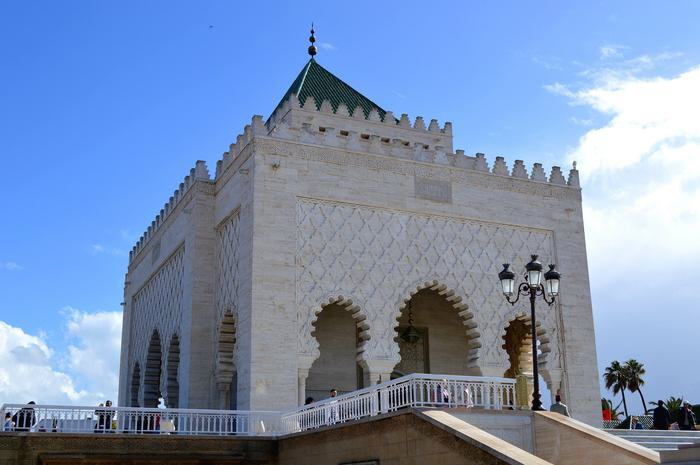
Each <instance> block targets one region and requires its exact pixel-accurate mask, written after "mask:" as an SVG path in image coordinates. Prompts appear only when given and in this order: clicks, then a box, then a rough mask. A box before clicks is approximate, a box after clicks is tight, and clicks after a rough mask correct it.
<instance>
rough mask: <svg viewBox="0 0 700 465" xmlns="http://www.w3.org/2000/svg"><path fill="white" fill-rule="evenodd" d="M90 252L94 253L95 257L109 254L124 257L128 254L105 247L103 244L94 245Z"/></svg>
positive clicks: (117, 249)
mask: <svg viewBox="0 0 700 465" xmlns="http://www.w3.org/2000/svg"><path fill="white" fill-rule="evenodd" d="M90 252H92V254H93V255H98V254H108V255H114V256H122V255H126V252H124V250H122V249H119V248H116V247H105V246H104V245H102V244H92V245H91V246H90Z"/></svg>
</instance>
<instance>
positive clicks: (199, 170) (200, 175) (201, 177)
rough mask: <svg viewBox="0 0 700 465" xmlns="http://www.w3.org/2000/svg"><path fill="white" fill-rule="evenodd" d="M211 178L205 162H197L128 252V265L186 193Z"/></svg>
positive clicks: (209, 180)
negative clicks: (196, 184) (197, 183)
mask: <svg viewBox="0 0 700 465" xmlns="http://www.w3.org/2000/svg"><path fill="white" fill-rule="evenodd" d="M211 180H212V179H211V177H210V175H209V169H208V168H207V164H206V162H204V161H203V160H197V162H196V164H195V166H194V168H192V169H191V170H190V174H189V175H187V176H185V179H184V180H183V181H182V182H181V183H180V185H179V186H178V188H177V189H175V192H173V195H172V196H170V198H169V199H168V201H167V202H166V203H165V205H164V206H163V208H161V209H160V212H159V213H158V214H157V215H156V217H155V219H154V220H153V221H151V225H150V226H149V227H148V229H146V231H145V232H144V233H143V234H142V235H141V237H140V238H139V240H138V241H137V242H136V245H134V247H133V248H132V249H131V251H130V252H129V263H131V262H132V260H133V259H134V258H136V256H137V255H138V254H139V253H140V252H141V251H142V250H143V249H144V248H145V247H146V245H147V244H148V242H149V241H150V240H151V238H152V237H153V236H154V235H155V234H156V232H157V231H158V230H159V229H160V227H161V225H163V223H165V221H166V220H167V219H168V217H169V216H170V215H171V214H172V212H173V211H175V209H176V208H177V206H178V205H179V204H180V202H181V201H182V199H184V198H185V196H186V195H187V193H188V192H189V191H190V189H192V186H194V185H195V183H196V182H198V181H200V182H201V181H203V182H211Z"/></svg>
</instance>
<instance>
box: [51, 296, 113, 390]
mask: <svg viewBox="0 0 700 465" xmlns="http://www.w3.org/2000/svg"><path fill="white" fill-rule="evenodd" d="M64 315H66V317H67V318H68V321H67V324H66V329H67V335H68V338H69V339H70V340H72V341H73V343H71V344H70V345H69V346H68V367H69V368H70V371H71V373H73V374H74V375H75V376H76V377H78V378H79V379H80V380H81V381H82V382H83V384H84V385H86V388H88V389H90V390H91V391H93V392H95V393H97V394H99V395H100V396H102V397H112V398H114V397H116V388H117V386H118V384H119V378H118V377H119V356H120V346H121V328H122V313H121V312H96V313H87V312H81V311H80V310H76V309H74V308H70V307H69V308H66V309H64Z"/></svg>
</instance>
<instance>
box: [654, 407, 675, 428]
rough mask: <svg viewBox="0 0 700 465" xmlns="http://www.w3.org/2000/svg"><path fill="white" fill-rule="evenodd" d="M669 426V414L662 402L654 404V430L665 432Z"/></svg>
mask: <svg viewBox="0 0 700 465" xmlns="http://www.w3.org/2000/svg"><path fill="white" fill-rule="evenodd" d="M669 426H671V414H670V413H669V411H668V409H667V408H666V405H665V404H664V401H663V400H660V401H658V402H657V403H656V408H655V409H654V426H653V428H654V429H660V430H667V429H668V428H669Z"/></svg>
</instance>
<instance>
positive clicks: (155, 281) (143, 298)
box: [129, 246, 185, 393]
mask: <svg viewBox="0 0 700 465" xmlns="http://www.w3.org/2000/svg"><path fill="white" fill-rule="evenodd" d="M184 255H185V247H184V246H182V247H180V248H179V249H178V250H177V252H175V253H174V254H173V255H172V256H171V257H170V258H169V259H168V261H167V262H165V263H164V264H163V265H162V266H161V267H160V269H159V270H158V271H157V272H156V273H155V274H154V275H153V276H152V277H151V278H150V279H149V280H148V281H147V282H146V284H145V285H144V286H143V287H142V288H141V289H140V290H139V291H138V292H137V293H136V294H135V295H134V297H133V299H132V304H131V312H132V316H131V337H132V339H131V341H132V342H131V347H130V351H131V356H130V360H131V366H130V370H129V373H131V372H132V371H133V367H134V364H135V363H136V362H138V363H139V365H140V366H141V371H142V376H141V377H142V379H143V370H144V368H145V367H146V354H147V352H148V344H149V342H150V339H151V335H152V334H153V331H154V330H157V331H158V334H159V335H160V343H161V348H162V354H161V382H160V384H161V386H160V388H161V392H162V393H165V392H167V386H166V383H167V376H165V375H164V374H165V373H167V370H166V363H167V360H166V358H167V357H166V354H167V352H168V349H169V347H170V341H171V338H172V337H173V335H175V334H177V335H178V336H181V334H180V322H181V320H182V310H181V308H180V303H181V302H182V277H183V270H184V267H183V258H184Z"/></svg>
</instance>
